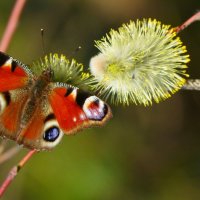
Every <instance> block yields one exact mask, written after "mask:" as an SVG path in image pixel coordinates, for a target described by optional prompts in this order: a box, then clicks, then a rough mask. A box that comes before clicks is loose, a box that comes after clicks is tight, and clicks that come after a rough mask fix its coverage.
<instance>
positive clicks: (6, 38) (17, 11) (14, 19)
mask: <svg viewBox="0 0 200 200" xmlns="http://www.w3.org/2000/svg"><path fill="white" fill-rule="evenodd" d="M25 3H26V0H16V3H15V5H14V8H13V10H12V12H11V15H10V18H9V21H8V24H7V27H6V29H5V31H4V34H3V37H2V40H1V42H0V51H3V52H5V51H6V50H7V48H8V46H9V43H10V41H11V38H12V36H13V34H14V32H15V29H16V27H17V24H18V22H19V17H20V15H21V12H22V9H23V7H24V5H25Z"/></svg>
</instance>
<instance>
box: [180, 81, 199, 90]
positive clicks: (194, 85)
mask: <svg viewBox="0 0 200 200" xmlns="http://www.w3.org/2000/svg"><path fill="white" fill-rule="evenodd" d="M181 89H184V90H200V79H188V80H187V81H186V83H185V85H184V86H183V87H182V88H181Z"/></svg>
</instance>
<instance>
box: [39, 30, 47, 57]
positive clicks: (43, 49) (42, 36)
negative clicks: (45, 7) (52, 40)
mask: <svg viewBox="0 0 200 200" xmlns="http://www.w3.org/2000/svg"><path fill="white" fill-rule="evenodd" d="M40 33H41V39H42V51H43V54H44V55H45V52H46V51H45V48H44V46H45V45H44V29H43V28H41V29H40Z"/></svg>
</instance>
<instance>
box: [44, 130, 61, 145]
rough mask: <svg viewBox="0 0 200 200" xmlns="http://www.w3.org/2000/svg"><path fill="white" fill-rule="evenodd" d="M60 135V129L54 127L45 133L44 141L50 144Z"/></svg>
mask: <svg viewBox="0 0 200 200" xmlns="http://www.w3.org/2000/svg"><path fill="white" fill-rule="evenodd" d="M59 134H60V130H59V128H58V127H56V126H53V127H51V128H49V129H47V130H46V131H45V133H44V140H46V141H48V142H54V141H55V140H56V139H57V138H58V136H59Z"/></svg>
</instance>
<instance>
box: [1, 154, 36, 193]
mask: <svg viewBox="0 0 200 200" xmlns="http://www.w3.org/2000/svg"><path fill="white" fill-rule="evenodd" d="M36 152H37V151H36V150H31V151H29V152H28V153H27V154H26V155H25V156H24V157H23V158H22V160H21V161H20V162H19V163H18V164H17V165H15V166H14V167H13V168H12V169H11V170H10V172H9V173H8V175H7V177H6V179H5V180H4V182H3V183H2V185H1V186H0V197H2V196H3V194H4V192H5V191H6V189H7V188H8V186H9V185H10V183H11V182H12V181H13V179H14V178H15V176H16V175H17V174H18V173H19V171H20V169H21V168H22V167H23V166H24V165H25V164H26V163H27V162H28V161H29V159H30V158H31V157H32V155H33V154H34V153H36Z"/></svg>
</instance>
